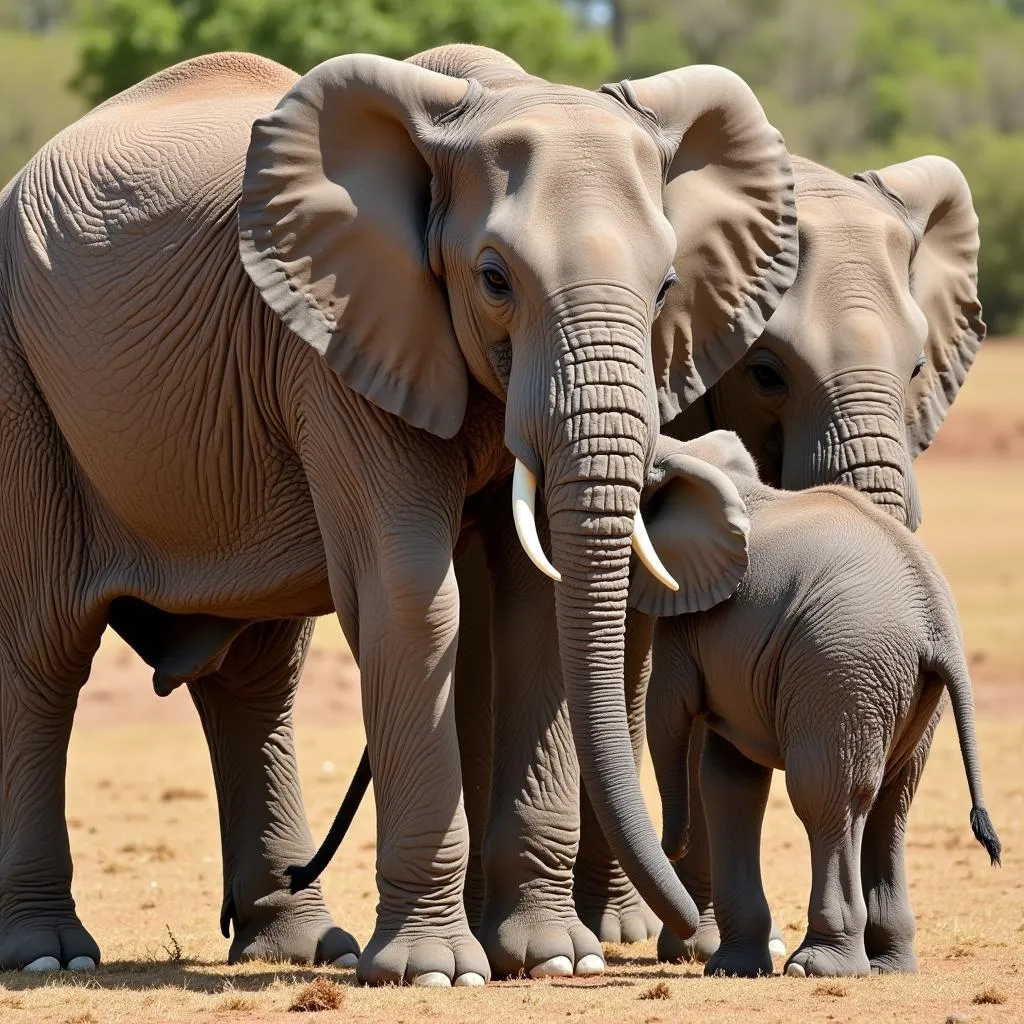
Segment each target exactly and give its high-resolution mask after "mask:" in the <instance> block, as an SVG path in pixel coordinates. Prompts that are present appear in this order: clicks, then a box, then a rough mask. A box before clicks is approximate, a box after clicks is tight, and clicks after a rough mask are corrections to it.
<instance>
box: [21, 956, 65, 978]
mask: <svg viewBox="0 0 1024 1024" xmlns="http://www.w3.org/2000/svg"><path fill="white" fill-rule="evenodd" d="M22 970H23V971H28V972H30V973H32V974H50V973H52V972H53V971H59V970H60V961H59V960H58V959H57V958H56V957H55V956H41V957H39V958H38V959H36V960H33V961H32V963H30V964H25V966H24V967H23V968H22Z"/></svg>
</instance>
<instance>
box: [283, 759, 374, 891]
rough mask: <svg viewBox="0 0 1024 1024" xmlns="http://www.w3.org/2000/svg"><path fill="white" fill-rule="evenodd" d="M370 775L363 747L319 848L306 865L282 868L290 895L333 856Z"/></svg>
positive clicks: (311, 879)
mask: <svg viewBox="0 0 1024 1024" xmlns="http://www.w3.org/2000/svg"><path fill="white" fill-rule="evenodd" d="M370 778H371V772H370V752H369V750H368V749H367V748H366V747H363V756H362V757H361V758H360V759H359V765H358V767H357V768H356V773H355V775H353V776H352V781H351V782H350V783H349V787H348V792H347V793H346V794H345V799H344V800H342V802H341V806H340V807H339V808H338V813H337V814H336V815H335V816H334V821H333V822H332V823H331V827H330V829H329V830H328V832H327V835H326V836H325V837H324V841H323V842H322V843H321V844H320V849H319V850H317V851H316V853H314V854H313V857H312V859H311V860H310V861H309V863H308V864H292V865H291V866H290V867H287V868H285V870H284V873H285V874H286V875H287V876H288V878H289V879H290V880H291V883H290V888H291V891H292V893H293V894H294V893H297V892H302V890H303V889H307V888H309V886H311V885H312V884H313V883H314V882H315V881H316V880H317V879H318V878H319V877H320V876H321V875H322V874H323V871H324V868H326V867H327V865H328V864H330V863H331V861H332V860H333V859H334V855H335V854H336V853H337V852H338V847H339V846H341V843H342V840H343V839H344V838H345V834H346V833H347V832H348V829H349V826H350V825H351V824H352V819H353V818H354V817H355V816H356V811H358V810H359V805H360V804H361V803H362V801H363V796H364V795H365V794H366V790H367V788H368V787H369V785H370Z"/></svg>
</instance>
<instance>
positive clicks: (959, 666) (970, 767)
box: [924, 643, 1002, 865]
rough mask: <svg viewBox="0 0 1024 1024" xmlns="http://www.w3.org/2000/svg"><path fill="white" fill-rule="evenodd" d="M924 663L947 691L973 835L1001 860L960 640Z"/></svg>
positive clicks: (994, 861) (996, 859)
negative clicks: (983, 779)
mask: <svg viewBox="0 0 1024 1024" xmlns="http://www.w3.org/2000/svg"><path fill="white" fill-rule="evenodd" d="M924 667H925V669H926V670H927V671H930V672H932V673H934V674H935V675H937V676H938V677H939V678H940V679H942V681H943V682H944V683H945V685H946V689H947V690H948V691H949V697H950V702H951V703H952V705H953V717H954V719H955V720H956V731H957V737H958V738H959V740H960V756H961V757H962V758H963V761H964V771H965V772H966V774H967V786H968V788H969V789H970V793H971V831H972V832H973V833H974V838H975V839H977V840H978V842H979V843H981V845H982V846H984V847H985V849H986V851H987V852H988V855H989V857H990V858H991V861H992V863H993V864H994V865H995V864H1001V863H1002V861H1001V859H1000V858H1001V855H1002V843H1000V841H999V836H998V835H996V830H995V828H994V827H993V825H992V819H991V818H990V817H989V814H988V811H987V810H986V809H985V795H984V792H983V791H982V786H981V763H980V761H979V759H978V739H977V735H976V733H975V728H974V693H973V690H972V688H971V677H970V673H969V672H968V669H967V662H966V660H965V659H964V655H963V648H962V646H961V645H960V644H959V643H956V644H953V645H951V646H950V647H948V648H947V650H945V651H943V652H941V653H939V654H937V656H936V657H935V658H934V660H933V662H932V663H931V664H926V665H925V666H924Z"/></svg>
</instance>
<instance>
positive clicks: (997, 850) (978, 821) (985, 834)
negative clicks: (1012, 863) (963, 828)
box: [971, 807, 1003, 866]
mask: <svg viewBox="0 0 1024 1024" xmlns="http://www.w3.org/2000/svg"><path fill="white" fill-rule="evenodd" d="M971 831H972V832H973V833H974V838H975V839H977V840H978V842H979V843H981V845H982V846H984V847H985V849H986V850H987V851H988V855H989V857H991V858H992V864H993V865H996V864H998V865H1000V866H1002V863H1003V862H1002V860H1001V859H1000V858H1001V855H1002V852H1003V844H1002V843H1000V842H999V836H997V835H996V830H995V828H993V826H992V819H991V818H990V817H989V816H988V811H986V810H985V808H984V807H972V808H971Z"/></svg>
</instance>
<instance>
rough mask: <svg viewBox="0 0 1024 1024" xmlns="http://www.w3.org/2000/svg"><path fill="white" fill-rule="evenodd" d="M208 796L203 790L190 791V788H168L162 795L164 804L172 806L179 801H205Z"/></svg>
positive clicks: (161, 798)
mask: <svg viewBox="0 0 1024 1024" xmlns="http://www.w3.org/2000/svg"><path fill="white" fill-rule="evenodd" d="M205 799H206V794H205V793H204V792H203V791H202V790H201V789H190V788H189V787H188V786H168V787H167V789H165V790H164V791H163V792H162V793H161V794H160V800H161V802H162V803H165V804H171V803H174V802H175V801H177V800H205Z"/></svg>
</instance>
